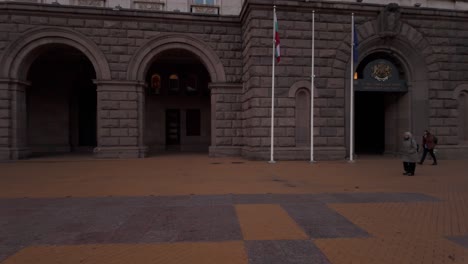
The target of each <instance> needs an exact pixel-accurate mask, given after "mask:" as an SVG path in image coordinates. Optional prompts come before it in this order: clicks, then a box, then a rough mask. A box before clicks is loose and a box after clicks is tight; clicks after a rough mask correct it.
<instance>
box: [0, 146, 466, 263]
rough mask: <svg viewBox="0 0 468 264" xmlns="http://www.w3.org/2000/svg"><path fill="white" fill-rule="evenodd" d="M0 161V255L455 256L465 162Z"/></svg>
mask: <svg viewBox="0 0 468 264" xmlns="http://www.w3.org/2000/svg"><path fill="white" fill-rule="evenodd" d="M465 164H466V161H442V162H441V163H440V165H439V166H430V165H426V166H418V168H417V171H416V173H417V174H416V176H414V177H407V176H403V175H401V171H400V170H401V162H400V161H399V160H397V159H375V158H368V159H362V160H358V161H357V162H356V163H347V162H317V163H314V164H309V163H307V162H279V163H277V164H268V163H265V162H258V161H257V162H254V161H247V160H242V159H228V158H216V159H212V158H208V157H204V156H201V155H174V156H170V155H168V156H161V157H153V158H149V159H144V160H118V161H117V160H85V159H82V158H79V159H77V158H73V159H66V158H64V159H36V160H29V161H21V162H15V163H3V164H0V172H1V173H0V175H1V176H0V263H2V264H12V263H48V264H49V263H52V264H55V263H174V264H176V263H246V264H247V263H249V264H263V263H265V264H266V263H268V264H270V263H273V264H275V263H295V264H302V263H324V264H325V263H332V264H341V263H343V264H344V263H411V264H412V263H468V177H467V176H466V172H467V171H468V170H467V168H468V166H466V165H465Z"/></svg>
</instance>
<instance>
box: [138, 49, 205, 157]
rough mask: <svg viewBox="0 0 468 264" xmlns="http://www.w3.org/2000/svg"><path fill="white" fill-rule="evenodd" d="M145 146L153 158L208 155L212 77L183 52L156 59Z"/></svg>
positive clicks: (151, 75)
mask: <svg viewBox="0 0 468 264" xmlns="http://www.w3.org/2000/svg"><path fill="white" fill-rule="evenodd" d="M146 81H147V83H148V87H147V90H146V100H145V102H146V104H145V108H146V109H145V133H144V135H145V136H144V138H145V145H146V146H148V148H149V153H150V154H156V153H160V152H165V151H177V152H179V151H180V152H207V151H208V148H209V145H210V143H211V97H210V90H209V88H208V83H209V82H210V76H209V74H208V71H207V70H206V68H205V66H204V65H203V63H202V62H201V61H200V59H199V58H198V57H197V56H196V55H194V54H193V53H191V52H189V51H187V50H183V49H171V50H167V51H165V52H162V53H161V54H158V56H157V57H156V58H155V60H154V62H153V64H152V65H151V66H150V68H149V70H148V74H147V77H146Z"/></svg>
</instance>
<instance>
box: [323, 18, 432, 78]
mask: <svg viewBox="0 0 468 264" xmlns="http://www.w3.org/2000/svg"><path fill="white" fill-rule="evenodd" d="M376 29H377V20H374V21H368V22H366V23H364V24H362V25H359V26H356V31H357V34H358V38H359V46H358V53H359V61H361V60H362V59H363V58H364V57H366V56H367V55H369V54H370V53H373V52H375V50H377V48H373V46H375V45H378V46H379V49H380V50H383V49H384V50H386V51H392V52H394V53H395V54H397V56H400V57H401V58H402V62H403V63H406V66H407V68H406V69H405V70H408V74H410V77H412V78H413V79H414V78H417V77H416V76H417V74H414V70H416V68H415V67H410V62H409V61H411V60H408V59H404V57H405V56H406V57H409V55H412V54H414V55H413V56H411V57H415V56H417V57H418V59H420V60H422V61H424V62H425V63H424V64H423V65H424V67H425V68H427V69H428V70H430V71H431V72H437V71H439V68H440V66H439V64H438V63H437V62H436V61H434V60H433V59H432V56H431V55H432V54H434V51H433V49H432V47H431V46H430V44H429V42H428V41H427V40H426V39H425V38H424V37H423V35H422V34H421V33H420V32H418V31H417V30H416V29H415V28H413V27H412V26H410V25H408V24H406V23H402V25H401V26H400V30H399V33H398V34H397V35H396V36H395V37H394V38H393V42H392V45H393V46H390V45H389V44H388V40H387V39H383V38H381V37H380V35H379V33H378V32H377V30H376ZM395 43H397V44H398V46H397V47H394V46H395ZM350 49H351V48H350V45H349V37H348V36H347V37H346V38H345V39H343V41H342V42H341V44H340V46H339V47H338V52H337V53H336V55H335V58H334V59H333V66H332V67H333V70H334V71H335V70H338V71H345V75H346V76H347V73H348V72H347V71H346V70H348V69H349V67H350V66H349V64H350V61H349V59H350V55H349V53H350ZM411 63H414V62H413V61H411ZM416 63H419V62H416Z"/></svg>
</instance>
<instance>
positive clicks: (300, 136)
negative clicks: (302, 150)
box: [296, 89, 310, 147]
mask: <svg viewBox="0 0 468 264" xmlns="http://www.w3.org/2000/svg"><path fill="white" fill-rule="evenodd" d="M309 144H310V96H309V93H308V91H307V90H306V89H300V90H299V91H297V93H296V146H297V147H305V146H309Z"/></svg>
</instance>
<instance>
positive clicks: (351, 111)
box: [349, 13, 354, 162]
mask: <svg viewBox="0 0 468 264" xmlns="http://www.w3.org/2000/svg"><path fill="white" fill-rule="evenodd" d="M350 72H351V76H350V77H351V78H350V82H351V83H350V97H349V98H350V104H349V108H350V109H349V161H350V162H353V161H354V157H353V155H354V13H351V70H350Z"/></svg>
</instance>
